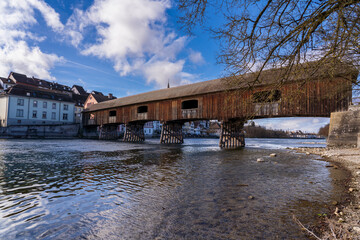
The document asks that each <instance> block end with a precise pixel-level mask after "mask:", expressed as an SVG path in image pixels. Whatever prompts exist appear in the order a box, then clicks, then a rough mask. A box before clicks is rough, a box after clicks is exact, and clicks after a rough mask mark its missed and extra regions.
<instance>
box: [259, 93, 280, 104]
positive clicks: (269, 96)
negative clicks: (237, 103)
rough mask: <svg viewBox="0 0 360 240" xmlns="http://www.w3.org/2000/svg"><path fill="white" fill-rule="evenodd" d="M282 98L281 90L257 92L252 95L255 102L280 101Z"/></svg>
mask: <svg viewBox="0 0 360 240" xmlns="http://www.w3.org/2000/svg"><path fill="white" fill-rule="evenodd" d="M280 99H281V91H280V90H272V91H262V92H256V93H254V94H253V95H252V100H253V102H254V103H266V102H278V101H280Z"/></svg>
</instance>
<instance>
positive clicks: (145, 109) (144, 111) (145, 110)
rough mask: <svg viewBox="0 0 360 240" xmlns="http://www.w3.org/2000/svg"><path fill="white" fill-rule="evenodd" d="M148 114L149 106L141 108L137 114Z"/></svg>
mask: <svg viewBox="0 0 360 240" xmlns="http://www.w3.org/2000/svg"><path fill="white" fill-rule="evenodd" d="M147 112H148V106H140V107H138V109H137V113H147Z"/></svg>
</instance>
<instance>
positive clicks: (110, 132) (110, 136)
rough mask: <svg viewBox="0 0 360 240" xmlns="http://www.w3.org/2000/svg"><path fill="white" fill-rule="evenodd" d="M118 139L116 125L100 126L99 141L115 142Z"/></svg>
mask: <svg viewBox="0 0 360 240" xmlns="http://www.w3.org/2000/svg"><path fill="white" fill-rule="evenodd" d="M117 138H118V134H117V125H114V124H105V125H101V126H100V131H99V139H101V140H115V139H117Z"/></svg>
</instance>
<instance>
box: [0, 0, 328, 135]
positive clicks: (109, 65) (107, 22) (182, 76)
mask: <svg viewBox="0 0 360 240" xmlns="http://www.w3.org/2000/svg"><path fill="white" fill-rule="evenodd" d="M177 14H178V12H177V10H176V6H175V3H174V2H172V1H171V0H161V1H152V0H97V1H87V0H74V1H68V0H48V1H43V0H1V1H0V15H1V18H0V76H3V77H6V76H7V75H8V74H9V72H10V71H15V72H19V73H24V74H26V75H28V76H35V77H38V78H42V79H47V80H53V81H57V82H59V83H62V84H66V85H69V86H72V85H73V84H78V85H82V86H84V88H85V89H86V90H88V91H91V90H97V91H102V92H103V93H109V92H111V93H113V94H114V95H115V96H117V97H123V96H127V95H132V94H136V93H141V92H146V91H150V90H154V89H160V88H165V87H166V86H167V82H168V81H170V85H171V86H176V85H180V84H187V83H192V82H198V81H204V80H211V79H215V78H219V77H221V76H222V74H223V69H224V67H223V66H221V65H219V64H216V54H217V51H218V44H217V42H215V40H213V39H212V38H211V37H210V36H209V35H208V34H207V33H206V32H203V31H201V30H198V31H196V32H195V35H194V36H187V35H185V34H184V32H182V31H181V30H180V27H179V26H178V24H177V18H176V17H177ZM214 20H216V17H214V19H212V21H214ZM328 121H329V120H328V119H327V118H325V119H323V118H317V119H313V118H309V119H299V118H297V119H286V121H284V120H279V119H276V120H260V121H258V122H259V123H260V124H261V125H263V126H268V127H271V128H273V129H280V128H281V129H302V130H305V131H317V129H318V128H319V127H321V126H322V125H325V124H326V123H328Z"/></svg>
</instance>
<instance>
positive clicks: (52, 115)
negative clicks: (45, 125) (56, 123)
mask: <svg viewBox="0 0 360 240" xmlns="http://www.w3.org/2000/svg"><path fill="white" fill-rule="evenodd" d="M51 119H52V120H55V119H56V113H54V112H52V113H51Z"/></svg>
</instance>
